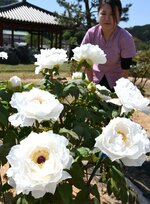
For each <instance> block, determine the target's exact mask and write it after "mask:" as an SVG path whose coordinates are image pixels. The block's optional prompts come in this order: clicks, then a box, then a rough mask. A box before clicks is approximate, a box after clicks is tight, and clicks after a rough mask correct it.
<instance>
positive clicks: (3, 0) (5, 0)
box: [0, 0, 18, 6]
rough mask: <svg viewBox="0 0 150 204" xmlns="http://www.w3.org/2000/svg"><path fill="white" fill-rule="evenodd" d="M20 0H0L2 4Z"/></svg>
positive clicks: (0, 4)
mask: <svg viewBox="0 0 150 204" xmlns="http://www.w3.org/2000/svg"><path fill="white" fill-rule="evenodd" d="M16 2H18V0H0V6H5V5H7V4H12V3H16Z"/></svg>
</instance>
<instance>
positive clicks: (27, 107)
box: [9, 88, 63, 127]
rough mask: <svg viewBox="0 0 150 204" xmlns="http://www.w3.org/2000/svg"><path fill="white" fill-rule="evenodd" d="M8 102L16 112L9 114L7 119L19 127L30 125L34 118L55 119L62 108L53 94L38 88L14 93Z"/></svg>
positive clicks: (40, 120) (40, 119)
mask: <svg viewBox="0 0 150 204" xmlns="http://www.w3.org/2000/svg"><path fill="white" fill-rule="evenodd" d="M10 104H11V106H12V107H13V108H16V109H17V111H18V113H15V114H13V115H11V116H10V117H9V121H10V122H11V124H12V125H13V126H21V127H23V126H32V125H33V124H34V123H35V121H36V120H37V121H38V122H42V121H46V120H50V119H52V120H57V119H58V117H59V115H60V113H61V112H62V110H63V105H62V104H61V103H60V102H59V101H58V100H57V99H56V97H55V96H54V95H53V94H51V93H49V92H48V91H44V90H41V89H38V88H32V89H31V90H30V91H24V92H21V93H20V92H16V93H14V94H13V95H12V98H11V101H10Z"/></svg>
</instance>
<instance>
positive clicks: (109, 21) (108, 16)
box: [99, 4, 120, 30]
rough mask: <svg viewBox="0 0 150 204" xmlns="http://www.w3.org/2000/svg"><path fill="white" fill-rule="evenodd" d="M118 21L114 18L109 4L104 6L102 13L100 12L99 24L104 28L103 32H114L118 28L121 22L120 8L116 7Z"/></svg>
mask: <svg viewBox="0 0 150 204" xmlns="http://www.w3.org/2000/svg"><path fill="white" fill-rule="evenodd" d="M115 12H116V14H115V15H116V20H117V22H116V20H115V18H114V16H113V13H112V9H111V6H110V5H109V4H104V5H103V6H102V7H101V9H100V11H99V19H100V20H99V23H100V25H101V26H102V29H103V30H114V28H115V27H116V26H117V24H118V22H119V19H120V17H119V11H118V8H117V7H116V10H115Z"/></svg>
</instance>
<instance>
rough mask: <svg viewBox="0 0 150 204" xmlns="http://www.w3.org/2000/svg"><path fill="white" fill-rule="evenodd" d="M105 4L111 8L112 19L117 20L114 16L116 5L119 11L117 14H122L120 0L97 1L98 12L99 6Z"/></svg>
mask: <svg viewBox="0 0 150 204" xmlns="http://www.w3.org/2000/svg"><path fill="white" fill-rule="evenodd" d="M105 4H109V5H110V7H111V9H112V13H113V16H114V19H115V20H116V21H117V16H116V10H115V9H116V7H117V8H118V11H119V16H120V17H121V14H122V4H121V1H120V0H100V2H99V6H98V12H99V11H100V9H101V7H102V6H103V5H105Z"/></svg>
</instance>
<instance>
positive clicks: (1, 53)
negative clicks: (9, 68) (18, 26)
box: [0, 52, 8, 59]
mask: <svg viewBox="0 0 150 204" xmlns="http://www.w3.org/2000/svg"><path fill="white" fill-rule="evenodd" d="M0 57H1V58H2V59H7V58H8V54H7V52H0Z"/></svg>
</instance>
